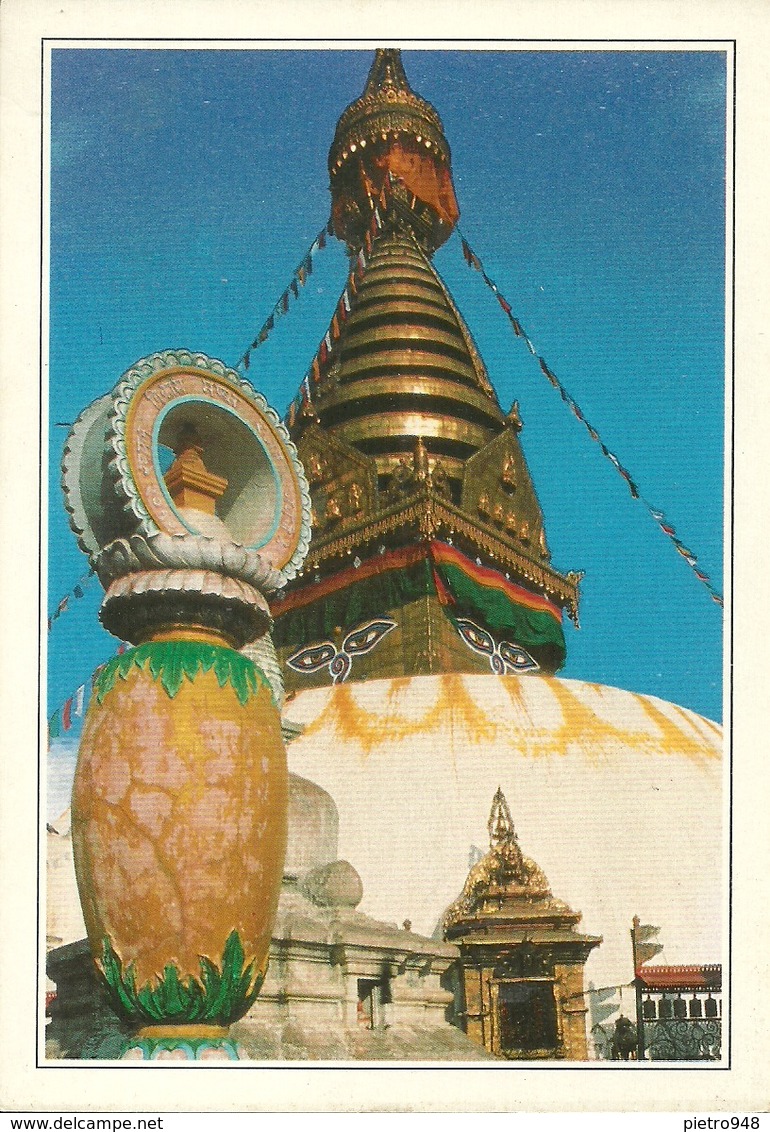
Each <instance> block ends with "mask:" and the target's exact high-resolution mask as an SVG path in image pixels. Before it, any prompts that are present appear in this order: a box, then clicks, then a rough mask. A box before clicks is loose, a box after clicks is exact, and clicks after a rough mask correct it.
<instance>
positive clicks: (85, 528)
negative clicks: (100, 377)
mask: <svg viewBox="0 0 770 1132" xmlns="http://www.w3.org/2000/svg"><path fill="white" fill-rule="evenodd" d="M110 396H111V395H110V394H109V393H105V394H104V396H103V397H99V398H97V400H96V401H92V402H91V404H90V405H89V406H88V407H87V408H85V409H84V410H83V412H82V413H81V414H80V416H79V417H78V419H77V420H76V421H75V423H74V425H73V426H72V428H71V429H70V432H69V435H68V437H67V440H66V442H65V444H64V451H63V453H62V462H61V488H62V492H63V493H64V508H65V510H66V512H67V514H68V515H69V519H70V527H71V528H72V530H73V532H74V534H75V538H76V539H77V543H78V546H79V547H80V549H81V550H82V551H83V553H84V554H87V555H88V558H89V561H92V560H93V557H94V555H96V554H98V553H99V551H100V550H101V549H102V548H101V546H100V545H99V542H98V540H97V538H96V535H95V534H94V532H93V529H92V527H91V523H90V521H89V519H88V515H87V513H86V509H85V506H84V504H83V496H82V494H81V491H80V463H81V460H82V457H83V445H84V443H85V439H86V436H87V435H88V431H89V429H90V427H91V425H92V424H93V423H94V421H95V420H97V419H98V417H99V416H100V414H101V413H102V411H103V409H104V408H105V407H106V404H107V402H108V401H109V399H110Z"/></svg>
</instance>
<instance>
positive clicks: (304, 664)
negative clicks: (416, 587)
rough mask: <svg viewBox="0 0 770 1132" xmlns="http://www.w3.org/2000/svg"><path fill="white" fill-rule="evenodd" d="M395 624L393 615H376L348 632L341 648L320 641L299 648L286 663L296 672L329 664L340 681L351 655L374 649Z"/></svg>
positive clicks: (318, 670) (310, 670)
mask: <svg viewBox="0 0 770 1132" xmlns="http://www.w3.org/2000/svg"><path fill="white" fill-rule="evenodd" d="M396 624H397V623H396V622H395V621H394V620H393V619H392V618H390V617H377V618H374V620H372V621H366V622H364V624H363V625H357V626H356V628H355V629H353V630H352V631H351V632H350V633H348V634H347V636H346V637H345V639H344V640H343V642H342V646H341V647H340V648H339V649H338V648H337V646H336V645H335V644H334V642H333V641H321V643H320V644H314V645H310V646H308V647H307V648H301V649H297V651H296V652H295V653H292V655H291V656H290V657H288V658H287V660H286V663H287V665H288V666H289V668H293V669H294V671H295V672H304V673H311V672H320V671H321V669H322V668H327V667H328V669H329V674H330V675H331V677H332V679H333V681H334V683H335V684H341V683H342V682H343V681H344V680H345V678H346V677H347V675H348V673H349V672H350V668H351V665H352V658H353V657H354V656H363V655H364V653H368V652H371V651H372V649H373V648H374V647H375V646H376V645H378V644H379V643H380V641H381V640H382V638H383V637H384V636H386V635H387V634H388V633H389V632H390V631H391V630H392V629H395V628H396Z"/></svg>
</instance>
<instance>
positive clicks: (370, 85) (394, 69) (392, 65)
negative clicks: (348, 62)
mask: <svg viewBox="0 0 770 1132" xmlns="http://www.w3.org/2000/svg"><path fill="white" fill-rule="evenodd" d="M384 87H398V88H400V89H401V90H411V88H410V86H409V80H408V79H407V77H406V71H405V70H404V64H403V63H402V62H401V51H400V49H399V48H398V47H378V48H377V50H376V51H375V53H374V62H373V63H372V65H371V68H370V70H369V77H368V78H367V80H366V88H365V90H364V94H369V95H372V94H376V93H377V91H380V90H382V89H383V88H384Z"/></svg>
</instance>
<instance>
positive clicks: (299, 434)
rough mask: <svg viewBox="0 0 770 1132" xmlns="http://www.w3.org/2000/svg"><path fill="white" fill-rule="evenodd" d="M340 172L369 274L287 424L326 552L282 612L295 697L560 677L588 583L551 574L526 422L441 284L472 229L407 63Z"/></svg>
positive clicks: (362, 111)
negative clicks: (433, 677) (409, 682)
mask: <svg viewBox="0 0 770 1132" xmlns="http://www.w3.org/2000/svg"><path fill="white" fill-rule="evenodd" d="M329 173H330V179H331V195H332V221H331V223H332V226H333V229H334V233H335V234H336V235H337V236H338V238H339V239H340V240H342V241H343V242H344V243H345V244H346V245H347V247H348V249H349V251H350V253H351V257H352V262H353V263H354V264H357V271H356V274H355V276H353V275H352V276H351V287H350V288H349V289H348V290H346V292H345V295H344V296H343V300H344V301H343V300H341V302H340V304H339V306H338V309H337V311H336V312H335V314H334V317H333V319H332V324H331V327H330V332H329V334H328V335H327V336H326V339H325V341H324V343H322V345H321V347H320V351H319V354H318V355H317V357H316V359H315V361H314V363H313V367H312V369H311V378H310V380H308V382H307V387H306V392H305V394H304V396H303V398H302V400H301V407H300V409H299V411H298V412H296V413H295V414H290V417H289V420H288V424H289V428H290V432H291V435H292V439H293V440H294V441H295V443H296V445H297V448H298V452H299V456H300V459H301V460H302V463H303V465H304V467H305V470H306V473H307V477H308V481H309V484H310V491H311V498H312V506H313V513H312V526H313V537H312V542H311V548H310V553H309V556H308V559H307V562H306V564H305V569H304V571H303V574H302V576H301V577H299V578H298V579H296V580H295V582H293V583H292V584H291V585H290V586H289V587H288V588H287V590H286V591H285V593H284V594H283V595H282V596H281V598H280V599H279V600H277V601H276V602H275V603H274V604H273V614H274V617H275V620H276V625H275V630H274V640H275V644H276V647H277V649H278V654H279V657H280V659H281V661H282V662H283V663H284V664H285V666H286V680H287V690H288V691H290V692H291V691H293V690H302V689H305V688H309V687H319V686H323V685H328V684H329V683H332V682H334V683H339V682H341V681H342V680H345V679H347V678H348V676H350V678H351V679H365V678H372V677H393V676H418V675H430V674H436V673H445V672H469V673H473V672H489V671H490V669H491V670H492V671H493V672H495V673H497V674H503V673H505V672H507V671H510V672H517V671H518V672H521V671H527V670H536V669H541V670H543V671H544V672H554V671H557V670H558V669H559V668H560V667H561V665H562V664H563V661H564V654H565V646H564V634H563V631H562V624H561V622H562V614H563V611H565V610H566V611H567V613H568V615H570V616H572V617H575V618H576V616H577V604H578V592H577V583H578V581H579V576H578V575H576V574H568V575H566V576H563V575H562V574H560V573H559V572H558V571H557V570H555V569H554V568H553V566H552V565H551V561H550V554H549V550H548V544H547V540H546V534H545V527H544V522H543V515H542V511H541V509H540V505H539V503H538V499H537V495H536V494H535V490H534V487H533V484H532V481H531V478H530V474H529V471H528V469H527V465H526V461H525V459H524V456H523V453H522V450H521V445H520V443H519V434H520V432H521V429H522V421H521V418H520V415H519V410H518V406H517V405H516V404H514V405H513V406H512V407H511V409H510V411H509V412H505V411H504V410H503V409H502V408H501V406H500V404H499V403H498V400H497V397H496V395H495V392H494V389H493V387H492V385H491V383H490V380H489V377H488V375H487V371H486V368H485V366H484V362H483V361H482V359H481V357H480V355H479V352H478V350H477V348H476V345H475V343H474V341H473V338H472V336H471V334H470V331H469V330H468V328H467V326H466V325H465V322H464V321H463V318H462V316H461V314H460V312H459V311H458V309H457V307H456V306H455V303H454V301H453V300H452V296H451V295H450V294H449V291H448V290H447V288H446V286H445V285H444V283H443V281H442V279H441V278H440V276H439V274H438V272H437V271H436V269H435V267H434V265H433V262H432V257H433V253H434V252H435V250H436V248H438V247H439V246H440V245H441V244H443V243H444V242H445V241H446V240H447V239H448V238H449V236H450V235H451V233H452V230H453V228H454V225H455V222H456V221H457V218H458V216H459V211H458V207H457V202H456V200H455V195H454V189H453V187H452V174H451V164H450V150H449V145H448V143H447V141H446V138H445V137H444V132H443V128H442V125H441V120H440V118H439V116H438V114H437V113H436V111H435V110H434V108H433V107H432V106H431V105H430V104H429V103H428V102H426V101H425V100H424V99H422V98H420V97H419V95H417V94H415V93H414V91H412V89H411V88H410V86H409V83H408V81H407V78H406V75H405V73H404V69H403V65H402V63H401V57H400V52H399V51H398V50H393V49H386V50H378V51H377V52H376V56H375V59H374V62H373V64H372V68H371V71H370V74H369V77H368V81H367V84H366V88H365V90H364V92H363V94H362V95H361V97H360V98H358V99H357V100H356V101H355V102H353V103H352V104H351V105H350V106H349V107H348V108H347V109H346V110H345V111H344V113H343V114H342V116H341V118H340V120H339V123H338V125H337V130H336V133H335V135H334V141H333V143H332V147H331V150H330V153H329ZM359 249H361V251H360V253H359V255H358V256H356V253H357V252H358V250H359Z"/></svg>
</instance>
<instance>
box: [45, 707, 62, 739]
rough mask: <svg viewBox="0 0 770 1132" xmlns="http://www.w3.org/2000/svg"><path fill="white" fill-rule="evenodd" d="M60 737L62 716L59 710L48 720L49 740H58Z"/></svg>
mask: <svg viewBox="0 0 770 1132" xmlns="http://www.w3.org/2000/svg"><path fill="white" fill-rule="evenodd" d="M60 735H61V715H60V712H59V709H58V708H57V709H56V711H55V712H54V713H53V715H52V716H51V718H50V719H49V720H48V738H49V739H58V738H59V736H60Z"/></svg>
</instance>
